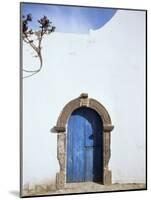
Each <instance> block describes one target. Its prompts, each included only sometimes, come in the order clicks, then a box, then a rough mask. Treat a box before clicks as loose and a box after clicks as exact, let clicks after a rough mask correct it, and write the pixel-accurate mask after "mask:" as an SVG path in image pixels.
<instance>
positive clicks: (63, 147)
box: [54, 93, 114, 189]
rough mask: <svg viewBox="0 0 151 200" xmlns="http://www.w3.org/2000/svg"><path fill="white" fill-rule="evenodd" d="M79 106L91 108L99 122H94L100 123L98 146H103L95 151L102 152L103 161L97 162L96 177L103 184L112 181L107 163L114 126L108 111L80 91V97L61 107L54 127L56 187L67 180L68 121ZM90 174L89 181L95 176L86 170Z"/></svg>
mask: <svg viewBox="0 0 151 200" xmlns="http://www.w3.org/2000/svg"><path fill="white" fill-rule="evenodd" d="M80 108H81V109H84V108H87V109H85V110H87V111H88V109H90V110H91V111H92V110H93V113H95V115H96V116H98V119H99V123H96V124H101V123H102V124H101V125H100V127H99V128H100V129H101V130H102V143H103V145H102V146H101V145H100V146H101V147H102V148H103V150H102V151H101V149H100V151H99V150H97V152H99V153H100V152H102V153H101V156H102V157H103V159H102V158H101V161H102V160H103V162H102V163H101V162H99V163H101V164H98V165H97V167H99V168H100V169H98V171H99V170H100V171H101V174H98V177H99V178H98V177H97V178H98V179H99V180H98V181H100V182H102V184H104V185H109V184H111V183H112V176H111V170H109V168H108V163H109V159H110V155H111V152H110V132H111V131H112V130H113V128H114V126H113V125H112V122H111V118H110V115H109V113H108V111H107V110H106V109H105V107H104V106H103V105H102V104H101V103H100V102H98V101H97V100H95V99H92V98H88V94H86V93H82V94H81V95H80V97H78V98H76V99H74V100H72V101H70V102H69V103H67V104H66V106H65V107H64V108H63V110H62V112H61V114H60V116H59V117H58V121H57V124H56V126H55V127H54V131H55V132H56V133H57V158H58V161H59V165H60V171H59V172H58V173H57V174H56V187H57V188H58V189H63V188H64V187H65V185H66V183H67V182H68V178H67V167H68V166H67V162H68V161H67V159H68V158H67V156H68V153H67V148H68V147H67V144H68V139H69V138H68V122H69V123H70V119H72V115H75V113H76V112H77V110H78V109H80ZM90 110H89V111H90ZM79 111H81V110H79ZM83 115H84V116H85V117H86V115H85V114H83ZM86 120H88V119H86ZM90 121H91V120H90ZM92 121H93V120H92ZM101 121H102V122H101ZM91 123H92V122H91ZM91 123H90V124H91ZM90 124H89V125H90ZM79 135H80V133H79ZM90 136H91V135H90ZM92 137H93V136H92ZM90 138H91V137H90ZM76 139H77V138H76ZM100 139H101V138H100ZM87 142H88V146H89V145H92V141H91V140H88V141H87ZM97 146H99V145H98V144H97ZM101 147H100V148H101ZM91 148H92V147H91ZM98 148H99V147H98ZM92 152H93V153H94V147H93V150H92V151H90V154H92ZM96 155H97V153H96V154H95V156H96ZM95 156H94V157H95ZM94 157H92V158H94ZM85 162H86V161H85ZM91 164H92V161H91ZM93 167H94V165H92V168H91V171H92V169H94V168H93ZM96 171H97V170H95V173H96ZM90 175H91V181H95V176H94V177H93V178H92V172H91V173H89V172H88V176H90ZM85 177H86V175H85ZM92 179H93V180H92Z"/></svg>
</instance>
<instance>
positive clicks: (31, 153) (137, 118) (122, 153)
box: [23, 10, 145, 184]
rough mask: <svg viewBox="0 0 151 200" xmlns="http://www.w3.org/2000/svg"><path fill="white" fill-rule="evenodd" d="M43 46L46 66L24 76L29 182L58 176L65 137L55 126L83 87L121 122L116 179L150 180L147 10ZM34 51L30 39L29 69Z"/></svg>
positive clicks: (115, 146) (114, 151) (115, 145)
mask: <svg viewBox="0 0 151 200" xmlns="http://www.w3.org/2000/svg"><path fill="white" fill-rule="evenodd" d="M42 46H43V49H42V54H43V61H44V63H43V69H42V71H41V72H40V73H38V74H37V75H35V76H33V77H30V78H26V79H24V80H23V184H28V183H30V184H35V183H46V182H47V181H54V180H55V175H56V172H57V171H59V165H58V161H57V145H56V144H57V140H56V139H57V137H56V135H55V133H51V132H50V129H51V128H52V127H53V126H54V125H55V124H56V121H57V118H58V116H59V114H60V112H61V110H62V109H63V107H64V106H65V104H67V103H68V102H69V101H70V100H72V99H74V98H76V97H78V96H79V95H80V93H82V92H86V93H88V94H89V96H90V97H93V98H95V99H97V100H98V101H100V102H101V103H102V104H103V105H104V106H105V107H106V108H107V110H108V112H109V113H110V116H111V118H112V122H113V125H114V126H115V129H114V131H113V132H112V133H111V134H112V141H111V159H110V164H109V166H110V169H111V170H112V179H113V183H115V182H121V183H122V182H126V183H127V182H144V181H145V121H144V117H145V111H144V109H145V98H144V94H145V13H144V12H143V11H142V12H137V11H125V10H121V11H120V10H119V11H117V13H116V14H115V15H114V17H113V18H112V19H111V20H110V21H109V22H108V23H107V24H106V25H105V26H104V27H102V28H100V29H98V30H96V31H91V30H90V33H89V34H82V35H80V34H70V33H57V32H55V33H53V34H52V35H49V36H46V37H45V39H44V41H43V45H42ZM31 53H32V50H31V48H29V47H28V46H26V45H25V44H24V51H23V66H26V69H31V67H32V66H37V64H38V60H37V58H33V55H32V54H31ZM35 68H36V67H35ZM32 69H33V68H32Z"/></svg>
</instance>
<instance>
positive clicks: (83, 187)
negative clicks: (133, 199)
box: [24, 182, 146, 196]
mask: <svg viewBox="0 0 151 200" xmlns="http://www.w3.org/2000/svg"><path fill="white" fill-rule="evenodd" d="M143 189H146V185H145V184H144V183H126V184H118V183H115V184H112V185H109V186H105V185H101V184H99V183H94V182H86V183H85V182H83V183H67V184H66V187H65V188H64V189H62V190H53V191H51V192H50V191H48V190H47V191H42V189H40V188H39V189H38V188H37V190H36V191H28V192H27V191H26V193H24V196H38V195H55V194H69V193H88V192H104V191H119V190H120V191H121V190H122V191H123V190H143Z"/></svg>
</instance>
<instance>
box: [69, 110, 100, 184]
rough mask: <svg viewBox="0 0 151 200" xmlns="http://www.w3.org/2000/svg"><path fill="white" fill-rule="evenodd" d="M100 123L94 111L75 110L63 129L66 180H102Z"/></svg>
mask: <svg viewBox="0 0 151 200" xmlns="http://www.w3.org/2000/svg"><path fill="white" fill-rule="evenodd" d="M102 179H103V125H102V120H101V118H100V116H99V115H98V114H97V112H96V111H94V110H93V109H90V108H87V107H81V108H79V109H77V110H75V111H74V112H73V113H72V115H71V116H70V118H69V121H68V128H67V182H85V181H96V182H102Z"/></svg>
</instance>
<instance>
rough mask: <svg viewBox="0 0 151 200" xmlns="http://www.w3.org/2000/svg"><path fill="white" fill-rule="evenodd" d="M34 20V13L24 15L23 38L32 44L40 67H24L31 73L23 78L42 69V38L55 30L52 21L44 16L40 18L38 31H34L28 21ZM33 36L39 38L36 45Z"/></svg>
mask: <svg viewBox="0 0 151 200" xmlns="http://www.w3.org/2000/svg"><path fill="white" fill-rule="evenodd" d="M31 21H32V15H31V14H28V15H27V16H23V20H22V38H23V41H24V42H25V43H27V44H29V45H30V46H31V48H32V49H33V50H34V52H35V53H36V57H37V58H39V67H38V69H36V70H26V69H23V71H24V72H27V73H29V74H28V75H27V76H24V77H23V78H28V77H31V76H33V75H35V74H37V73H38V72H40V70H41V69H42V64H43V59H42V54H41V49H42V46H41V43H42V39H43V37H44V35H45V34H50V33H52V32H54V31H55V27H54V26H52V25H51V24H52V22H50V21H49V19H48V18H47V17H46V16H44V17H42V18H41V19H40V20H38V23H39V24H40V26H39V28H40V30H38V31H35V32H34V31H33V30H32V29H29V28H28V23H29V22H31ZM32 36H36V37H37V40H38V44H37V45H36V43H35V41H34V40H33V39H31V38H32Z"/></svg>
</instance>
